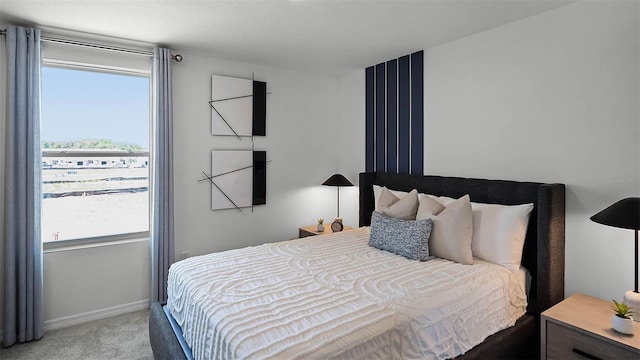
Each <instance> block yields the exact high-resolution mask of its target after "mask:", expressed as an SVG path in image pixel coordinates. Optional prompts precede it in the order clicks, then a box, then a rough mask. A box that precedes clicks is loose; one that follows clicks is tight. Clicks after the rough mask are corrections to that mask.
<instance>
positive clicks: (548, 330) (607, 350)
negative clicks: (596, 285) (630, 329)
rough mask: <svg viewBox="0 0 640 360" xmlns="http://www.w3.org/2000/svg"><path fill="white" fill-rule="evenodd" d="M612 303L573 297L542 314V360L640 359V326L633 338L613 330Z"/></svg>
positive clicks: (636, 327) (587, 297) (588, 297)
mask: <svg viewBox="0 0 640 360" xmlns="http://www.w3.org/2000/svg"><path fill="white" fill-rule="evenodd" d="M612 316H613V310H611V304H610V302H609V301H604V300H601V299H596V298H593V297H590V296H586V295H583V294H574V295H572V296H570V297H568V298H566V299H564V300H563V301H561V302H560V303H558V304H556V305H555V306H553V307H552V308H550V309H548V310H547V311H545V312H543V313H542V314H541V318H540V358H541V359H556V360H560V359H592V360H595V359H616V360H617V359H636V360H637V359H640V323H638V322H635V323H634V329H635V330H634V335H624V334H620V333H618V332H616V331H615V330H613V329H612V328H611V317H612Z"/></svg>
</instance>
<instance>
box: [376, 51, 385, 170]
mask: <svg viewBox="0 0 640 360" xmlns="http://www.w3.org/2000/svg"><path fill="white" fill-rule="evenodd" d="M384 73H385V64H384V63H382V64H378V65H376V169H375V171H381V172H384V171H385V150H386V149H385V126H386V124H385V118H384V114H385V112H384V108H385V106H384V105H385V101H384V99H385V96H384V95H385V86H384V82H385V81H384V80H385V78H384Z"/></svg>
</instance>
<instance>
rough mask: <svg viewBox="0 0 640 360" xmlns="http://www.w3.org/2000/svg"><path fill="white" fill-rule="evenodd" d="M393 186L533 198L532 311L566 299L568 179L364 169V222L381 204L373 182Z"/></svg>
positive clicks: (526, 255)
mask: <svg viewBox="0 0 640 360" xmlns="http://www.w3.org/2000/svg"><path fill="white" fill-rule="evenodd" d="M374 184H375V185H380V186H386V187H387V188H389V189H393V190H401V191H411V190H412V189H417V190H418V192H421V193H425V194H432V195H437V196H448V197H452V198H459V197H461V196H463V195H465V194H469V196H470V198H471V201H473V202H482V203H491V204H505V205H517V204H525V203H533V204H534V208H533V211H532V213H531V216H530V218H529V226H528V228H527V236H526V238H525V244H524V252H523V254H522V265H523V266H524V267H526V268H527V270H529V272H530V273H531V276H532V277H533V279H532V283H531V289H530V291H529V306H528V308H527V311H528V312H529V313H531V314H536V315H539V314H540V313H541V312H543V311H544V310H546V309H548V308H549V307H551V306H553V305H555V304H556V303H558V302H560V301H562V300H563V299H564V216H565V188H564V185H563V184H542V183H534V182H517V181H507V180H487V179H468V178H459V177H444V176H430V175H424V176H423V175H409V174H391V173H361V174H360V183H359V186H360V226H368V225H370V224H371V213H372V212H373V210H374V207H375V204H374V199H373V185H374Z"/></svg>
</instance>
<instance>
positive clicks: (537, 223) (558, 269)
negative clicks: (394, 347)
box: [149, 173, 564, 359]
mask: <svg viewBox="0 0 640 360" xmlns="http://www.w3.org/2000/svg"><path fill="white" fill-rule="evenodd" d="M373 185H379V186H386V187H388V188H390V189H395V190H400V191H407V192H408V191H410V190H412V189H417V190H418V191H419V192H421V193H427V194H433V195H434V196H447V197H451V198H458V197H461V196H463V195H465V194H469V195H470V198H471V200H472V201H475V202H481V203H492V204H504V205H516V204H524V203H533V204H534V210H533V212H532V213H531V215H530V217H529V226H528V227H527V233H526V238H525V244H524V251H523V255H522V265H523V266H524V267H526V269H527V270H528V271H529V273H530V275H531V285H530V289H529V292H528V299H527V300H528V301H527V305H526V314H525V315H523V316H520V315H518V319H517V321H515V325H514V326H510V327H507V328H505V329H503V330H500V331H498V332H496V333H494V334H493V335H491V336H489V337H488V338H486V339H485V340H484V341H483V342H482V343H480V344H479V345H477V346H475V347H473V348H472V349H463V350H464V355H461V356H460V357H459V358H462V359H480V358H523V357H524V358H526V357H530V358H533V357H536V356H537V353H536V352H537V350H538V346H537V344H538V341H539V340H538V333H539V332H538V326H539V325H538V322H539V315H540V313H541V312H542V311H544V310H545V309H547V308H548V307H550V306H552V305H554V304H555V303H557V302H559V301H561V300H562V299H563V297H564V186H563V185H561V184H541V183H531V182H514V181H502V180H484V179H466V178H455V177H440V176H416V175H403V174H387V173H362V174H360V181H359V186H360V219H359V224H360V226H362V227H365V226H368V225H370V221H371V214H372V212H373V210H374V207H375V204H374V194H373ZM358 232H361V233H362V232H365V233H363V234H358ZM349 233H351V232H345V233H344V234H338V237H340V236H342V238H341V239H340V243H341V244H351V245H345V246H352V245H353V246H356V243H358V244H359V243H361V242H362V240H361V239H356V238H354V239H351V237H357V236H360V238H362V237H363V236H367V234H366V230H363V229H359V230H355V231H354V232H353V234H351V235H350V234H349ZM302 240H303V239H300V240H294V241H293V242H288V243H282V244H271V245H268V244H266V245H263V247H254V248H252V249H253V250H251V251H257V252H258V253H256V255H255V259H266V258H270V256H271V255H270V252H280V253H286V252H290V254H288V255H289V256H291V259H299V261H297V262H298V263H301V262H303V261H302V260H300V259H304V256H302V255H300V254H303V253H304V252H300V253H296V252H295V251H297V250H300V249H307V248H308V247H313V246H320V245H308V244H314V243H306V242H302ZM325 243H326V242H325ZM315 244H322V242H320V243H318V242H316V243H315ZM336 244H338V243H336ZM265 246H266V248H265ZM267 248H268V251H269V252H268V253H264V252H262V253H260V252H259V251H266V250H267ZM354 249H355V248H354ZM358 249H361V250H362V251H367V250H365V249H362V247H360V248H358ZM300 251H302V250H300ZM321 251H323V250H322V249H321V248H313V252H321ZM358 251H360V250H358ZM343 252H345V253H346V252H352V251H351V250H349V251H345V250H343ZM353 252H356V251H355V250H353ZM234 254H235V253H233V251H232V252H229V253H227V254H225V257H226V258H231V259H233V258H234ZM265 254H266V256H265ZM367 254H373V255H362V256H365V257H366V256H378V255H375V254H376V253H374V252H369V253H367ZM245 255H246V254H244V255H242V256H243V257H246V256H245ZM210 256H214V257H215V256H217V255H215V254H214V255H210ZM385 256H387V257H388V258H389V259H390V261H392V262H393V261H396V260H394V259H393V258H391V257H389V256H388V255H385ZM394 256H395V255H394ZM291 259H289V260H287V261H289V262H290V261H291ZM220 260H221V258H219V259H217V261H220ZM279 260H281V259H279V258H273V261H279ZM357 260H358V259H354V260H349V261H348V262H353V264H354V266H355V267H358V268H362V269H364V268H366V265H362V264H357V263H356V261H357ZM197 261H200V260H198V259H196V260H192V262H197ZM269 261H271V260H269ZM376 261H378V260H376ZM397 261H398V264H392V265H389V266H398V267H399V266H402V265H401V264H406V263H408V262H407V261H405V262H401V261H400V260H397ZM442 262H443V263H444V262H446V261H445V260H443V261H442ZM426 263H432V265H434V266H435V265H436V264H437V262H436V261H427V262H426ZM363 264H364V263H363ZM187 265H188V263H184V266H183V264H180V265H179V266H176V267H175V269H173V270H174V272H176V271H177V270H176V269H179V268H180V266H183V267H185V268H186V267H187ZM307 265H308V264H307ZM297 266H299V267H300V266H301V265H300V264H298V265H297ZM407 266H409V265H407ZM438 266H439V265H438ZM276 267H277V266H276ZM315 268H321V266H314V269H315ZM329 268H332V267H327V269H329ZM475 268H477V269H479V268H481V267H480V266H477V267H475ZM298 270H300V269H298ZM340 271H344V270H340ZM354 271H355V270H354ZM407 271H408V270H407ZM447 271H448V270H447ZM451 271H454V270H451ZM322 274H323V275H322V277H323V278H327V279H329V278H331V279H335V278H336V274H331V273H330V272H325V273H322ZM366 275H367V276H369V277H370V278H371V277H376V276H377V277H382V276H381V275H380V274H379V273H375V272H374V273H372V274H366ZM230 276H231V275H230ZM278 276H280V275H278ZM314 276H316V277H317V276H318V274H317V273H316V274H315V275H314ZM295 278H299V279H303V278H304V277H299V276H298V275H296V277H295ZM370 278H368V279H366V280H371V279H370ZM292 279H294V278H292ZM232 280H233V279H232V278H229V279H227V280H226V281H227V282H229V281H232ZM207 281H208V280H207ZM212 281H215V279H213V280H212ZM301 281H302V280H301ZM361 281H365V280H361ZM365 282H366V281H365ZM275 283H283V282H282V281H276V282H275ZM325 285H327V284H325ZM328 285H330V286H329V287H334V288H335V287H336V286H338V288H339V287H340V286H343V285H344V284H340V283H337V284H336V283H331V284H328ZM325 288H326V287H325ZM381 288H383V289H384V287H381ZM237 290H238V289H236V291H234V292H233V294H236V295H237V293H238V292H237ZM312 290H313V291H315V290H317V289H312ZM338 290H343V289H338ZM374 290H375V291H369V292H368V293H367V294H365V295H367V296H368V295H370V293H376V296H378V297H380V296H384V291H382V290H380V289H374ZM310 291H311V290H310ZM388 292H389V293H392V292H393V291H392V290H388ZM183 293H184V294H186V293H188V291H187V292H183ZM176 294H177V293H176ZM222 295H224V294H222ZM227 295H228V294H227ZM185 296H186V295H185ZM176 297H178V296H177V295H176ZM180 297H182V295H180ZM365 297H366V296H365ZM223 298H224V297H221V299H223ZM227 298H228V297H227ZM227 298H224V299H226V300H224V301H227V300H228V299H227ZM332 301H333V300H332ZM178 302H179V301H177V300H175V299H174V304H173V308H174V312H175V315H176V316H177V317H178V320H179V321H176V319H174V318H173V316H172V314H171V313H170V312H169V311H168V307H163V306H162V304H158V303H156V304H153V305H152V307H151V312H150V323H149V332H150V338H151V345H152V349H153V352H154V356H155V357H156V358H158V359H163V358H167V359H182V358H188V357H189V356H191V353H190V350H191V349H190V348H189V346H187V345H186V344H185V341H184V338H183V336H182V329H181V328H180V326H177V325H176V323H177V322H182V323H183V324H185V325H186V324H187V323H185V319H183V318H182V316H183V314H182V312H183V311H182V310H181V307H180V306H178V305H176V303H178ZM376 302H380V299H379V298H376V299H374V300H372V302H371V303H366V304H360V305H359V306H360V307H358V306H356V307H355V308H354V309H353V313H354V314H358V313H361V312H362V311H363V310H362V309H369V310H367V311H370V310H371V309H372V308H374V309H376V308H375V306H373V305H375V303H376ZM185 304H186V303H185ZM372 304H373V305H372ZM170 305H171V304H170ZM185 306H186V308H187V309H189V308H192V307H193V305H188V306H187V305H185ZM207 306H209V307H215V306H219V304H216V303H215V301H214V302H211V303H210V304H209V305H207ZM225 306H227V305H225ZM229 306H235V305H229ZM346 306H352V305H346ZM320 308H321V307H318V309H320ZM286 309H287V307H286V306H285V305H284V304H283V306H282V308H281V309H280V310H281V311H282V312H285V313H286V311H287V310H286ZM337 309H338V310H339V311H342V313H339V314H337V315H336V316H337V317H338V318H341V317H344V316H345V315H346V314H348V313H349V311H343V310H344V309H342V310H340V308H337ZM318 311H320V310H318ZM332 311H333V310H332ZM524 311H525V310H523V311H522V312H524ZM238 312H241V311H236V313H238ZM372 314H373V315H372ZM271 315H273V314H271ZM251 316H256V319H258V318H257V316H258V315H251ZM274 316H275V315H274ZM278 316H279V315H278ZM370 316H379V317H380V319H384V318H385V316H386V315H385V314H384V312H383V311H378V312H376V311H373V310H371V314H369V313H367V315H366V316H363V318H367V319H368V318H370ZM189 321H191V322H193V321H192V320H189ZM221 321H227V320H226V319H223V320H221ZM239 321H240V322H245V323H246V322H247V321H248V320H246V319H241V320H239ZM382 323H384V321H379V322H378V321H376V322H372V323H371V327H370V328H368V327H364V330H363V331H372V332H373V333H375V331H374V330H375V329H374V328H375V327H376V326H381V325H380V324H382ZM336 324H337V322H336ZM224 326H226V323H225V324H222V325H221V327H224ZM296 326H299V325H296ZM336 326H337V325H336ZM250 331H253V330H250V329H249V328H242V329H240V330H237V331H236V333H234V336H236V335H237V334H240V333H245V334H246V333H247V332H250ZM339 331H344V329H342V330H340V328H339V327H336V330H334V332H339ZM186 333H187V335H188V336H187V338H190V339H191V342H192V343H196V342H194V335H193V333H192V330H191V328H190V327H188V326H187V332H186ZM176 334H178V335H176ZM327 334H331V332H329V331H327ZM396 335H397V334H396ZM396 335H390V337H394V336H396ZM199 336H201V337H202V338H207V337H212V336H211V335H199ZM349 336H352V337H349ZM358 336H360V335H359V334H358V331H355V330H354V331H353V334H349V333H345V335H344V336H341V337H340V338H341V339H343V340H344V341H345V342H346V344H342V345H340V344H338V345H336V344H335V342H336V340H335V339H334V340H331V339H329V338H327V339H326V341H327V343H326V344H330V345H331V346H347V347H349V346H350V343H354V344H351V345H353V347H354V348H356V347H357V346H356V344H355V342H358V343H361V342H362V341H361V338H362V336H361V337H358ZM325 337H326V336H325ZM365 337H366V336H365ZM371 338H375V336H371ZM246 339H248V340H246V341H254V342H253V343H252V342H249V343H245V345H247V344H249V345H247V346H245V347H247V348H249V349H255V348H258V347H260V346H261V344H260V342H255V341H256V340H255V339H256V338H248V337H247V338H246ZM369 340H371V339H368V340H367V341H369ZM181 341H182V345H181V344H180V342H181ZM243 341H245V338H243ZM371 341H375V339H373V340H371ZM210 343H215V341H213V342H211V341H210ZM303 344H304V343H303ZM220 345H221V346H220V348H225V346H227V345H225V344H224V343H221V344H220ZM267 345H269V344H265V346H264V348H265V349H266V350H264V352H262V353H259V354H262V355H259V356H257V357H267V358H292V357H294V356H292V354H297V353H295V352H294V353H286V352H278V351H281V349H275V350H274V351H276V350H277V351H276V352H269V351H271V350H273V349H271V350H270V348H269V347H268V346H267ZM307 346H308V345H307ZM331 346H329V345H319V348H318V349H316V350H317V351H313V352H311V353H309V356H310V357H313V355H317V356H319V357H324V355H323V353H322V350H323V349H325V348H326V349H329V348H331ZM364 347H365V349H368V348H370V347H371V343H364ZM209 348H210V349H212V348H213V347H212V346H211V345H209ZM292 348H294V349H295V346H293V347H292ZM301 349H302V348H298V350H296V351H298V353H299V352H300V351H302V350H301ZM185 350H186V351H185ZM245 350H246V349H245ZM268 350H269V351H268ZM215 351H217V350H215ZM282 351H284V350H282ZM345 351H346V350H345ZM196 352H197V354H198V355H199V356H200V357H202V356H205V357H212V354H213V352H211V351H209V352H206V351H204V352H203V351H202V350H201V349H200V348H198V349H196ZM240 353H242V352H240ZM269 354H270V355H269ZM344 354H345V356H344V357H353V355H354V354H355V355H356V356H357V355H358V354H367V353H365V352H360V353H358V352H354V353H348V352H345V353H344ZM347 355H348V356H347ZM389 355H390V356H389ZM362 356H364V357H369V355H368V354H367V355H362ZM384 357H385V358H389V357H390V358H415V357H418V358H419V357H422V356H420V355H415V354H410V353H406V354H403V353H394V354H387V355H385V356H384ZM424 357H430V355H424Z"/></svg>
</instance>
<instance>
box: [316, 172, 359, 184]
mask: <svg viewBox="0 0 640 360" xmlns="http://www.w3.org/2000/svg"><path fill="white" fill-rule="evenodd" d="M322 185H327V186H353V184H352V183H351V181H349V179H347V178H346V177H344V176H343V175H342V174H333V175H331V177H330V178H328V179H327V180H326V181H325V182H323V183H322Z"/></svg>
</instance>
